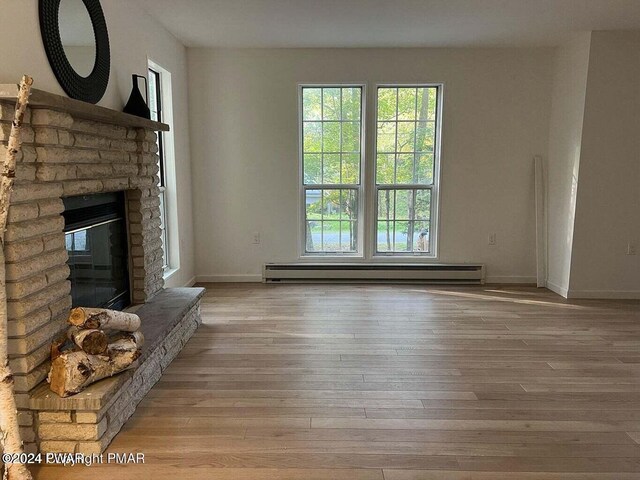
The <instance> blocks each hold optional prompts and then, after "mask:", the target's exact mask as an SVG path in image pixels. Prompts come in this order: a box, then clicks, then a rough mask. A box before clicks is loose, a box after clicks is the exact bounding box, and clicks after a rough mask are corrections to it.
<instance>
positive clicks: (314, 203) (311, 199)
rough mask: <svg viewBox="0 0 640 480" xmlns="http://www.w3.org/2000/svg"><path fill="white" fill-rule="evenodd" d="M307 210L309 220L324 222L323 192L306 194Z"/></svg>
mask: <svg viewBox="0 0 640 480" xmlns="http://www.w3.org/2000/svg"><path fill="white" fill-rule="evenodd" d="M305 208H306V210H305V211H306V218H307V220H322V190H307V191H306V192H305Z"/></svg>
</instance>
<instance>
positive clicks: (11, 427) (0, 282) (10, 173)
mask: <svg viewBox="0 0 640 480" xmlns="http://www.w3.org/2000/svg"><path fill="white" fill-rule="evenodd" d="M32 84H33V79H32V78H31V77H29V76H27V75H25V76H23V77H22V81H21V82H20V86H19V91H18V100H17V102H16V110H15V114H14V119H13V124H12V125H11V134H10V135H9V142H8V145H7V153H6V157H5V158H4V164H3V167H2V178H1V180H0V243H1V245H0V432H1V433H2V437H0V441H1V443H2V450H3V452H4V453H8V454H21V453H23V449H22V440H21V439H20V427H19V425H18V410H17V408H16V400H15V397H14V395H13V376H12V374H11V369H10V368H9V356H8V341H9V339H8V337H7V285H6V271H5V259H4V232H5V229H6V226H7V215H8V213H9V203H10V201H11V191H12V190H13V180H14V179H15V176H16V156H17V154H18V152H19V151H20V133H21V129H22V121H23V119H24V112H25V110H26V109H27V103H28V102H29V92H30V91H31V85H32ZM3 478H4V479H9V480H31V479H32V478H33V477H32V476H31V473H30V472H29V470H28V469H27V467H26V466H25V465H24V464H22V463H5V466H4V474H3Z"/></svg>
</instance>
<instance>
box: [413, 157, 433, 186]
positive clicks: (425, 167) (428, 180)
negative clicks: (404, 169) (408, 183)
mask: <svg viewBox="0 0 640 480" xmlns="http://www.w3.org/2000/svg"><path fill="white" fill-rule="evenodd" d="M416 183H422V184H425V185H430V184H432V183H433V154H432V153H431V154H427V155H424V154H422V155H418V161H417V164H416Z"/></svg>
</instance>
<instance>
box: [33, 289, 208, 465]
mask: <svg viewBox="0 0 640 480" xmlns="http://www.w3.org/2000/svg"><path fill="white" fill-rule="evenodd" d="M203 293H204V289H202V288H171V289H168V290H164V291H162V292H160V293H159V294H158V295H156V296H155V297H154V298H153V299H152V300H150V301H149V302H147V303H146V304H145V305H143V306H142V307H140V309H138V310H136V313H137V314H138V315H139V316H140V319H141V320H142V327H141V330H142V333H143V334H144V337H145V344H144V346H143V347H142V354H141V356H140V358H139V359H138V367H137V368H136V369H135V370H129V371H125V372H124V373H122V374H120V375H116V376H115V377H112V378H109V379H106V380H103V381H100V382H97V383H94V384H93V385H91V386H90V387H89V388H87V389H86V390H85V391H84V392H81V393H79V394H77V395H74V396H72V397H68V398H60V397H58V396H57V395H56V394H55V393H53V392H52V391H51V390H49V388H48V386H47V385H41V386H40V387H38V388H37V389H36V390H35V392H34V393H33V394H32V396H31V402H30V406H31V408H32V409H33V410H35V411H38V415H37V422H36V425H37V427H36V428H37V430H36V433H37V436H38V437H39V439H40V451H42V452H70V453H73V452H78V453H84V454H92V453H100V452H102V451H103V450H104V449H105V448H106V446H107V445H108V444H109V442H110V441H111V439H112V438H113V437H114V435H115V434H116V433H118V431H119V430H120V428H121V427H122V425H123V424H124V422H125V421H126V420H127V419H128V418H129V417H130V416H131V415H132V414H133V412H134V411H135V408H136V405H137V404H138V402H140V400H142V398H143V397H144V396H145V395H146V393H147V392H148V391H149V389H150V388H151V387H152V386H153V384H154V383H156V382H157V381H158V380H159V379H160V376H161V375H162V371H163V370H164V369H165V368H166V367H167V366H168V365H169V363H170V362H171V360H173V358H174V357H175V356H176V355H177V354H178V353H179V352H180V350H181V349H182V347H183V346H184V344H185V343H186V342H187V340H189V338H190V337H191V335H192V334H193V332H195V331H196V329H197V328H198V325H199V324H200V312H199V310H198V308H199V303H200V298H201V296H202V295H203Z"/></svg>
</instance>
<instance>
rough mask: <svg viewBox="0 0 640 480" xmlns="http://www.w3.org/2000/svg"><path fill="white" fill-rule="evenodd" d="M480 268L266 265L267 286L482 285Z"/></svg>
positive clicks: (397, 265)
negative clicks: (335, 284)
mask: <svg viewBox="0 0 640 480" xmlns="http://www.w3.org/2000/svg"><path fill="white" fill-rule="evenodd" d="M484 278H485V273H484V265H480V264H467V263H463V264H427V265H424V264H380V263H378V264H373V263H267V264H265V265H264V269H263V273H262V279H263V281H264V282H266V283H287V282H288V283H332V282H338V283H339V282H342V283H347V282H349V283H351V282H352V283H432V284H468V285H481V284H484Z"/></svg>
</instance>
